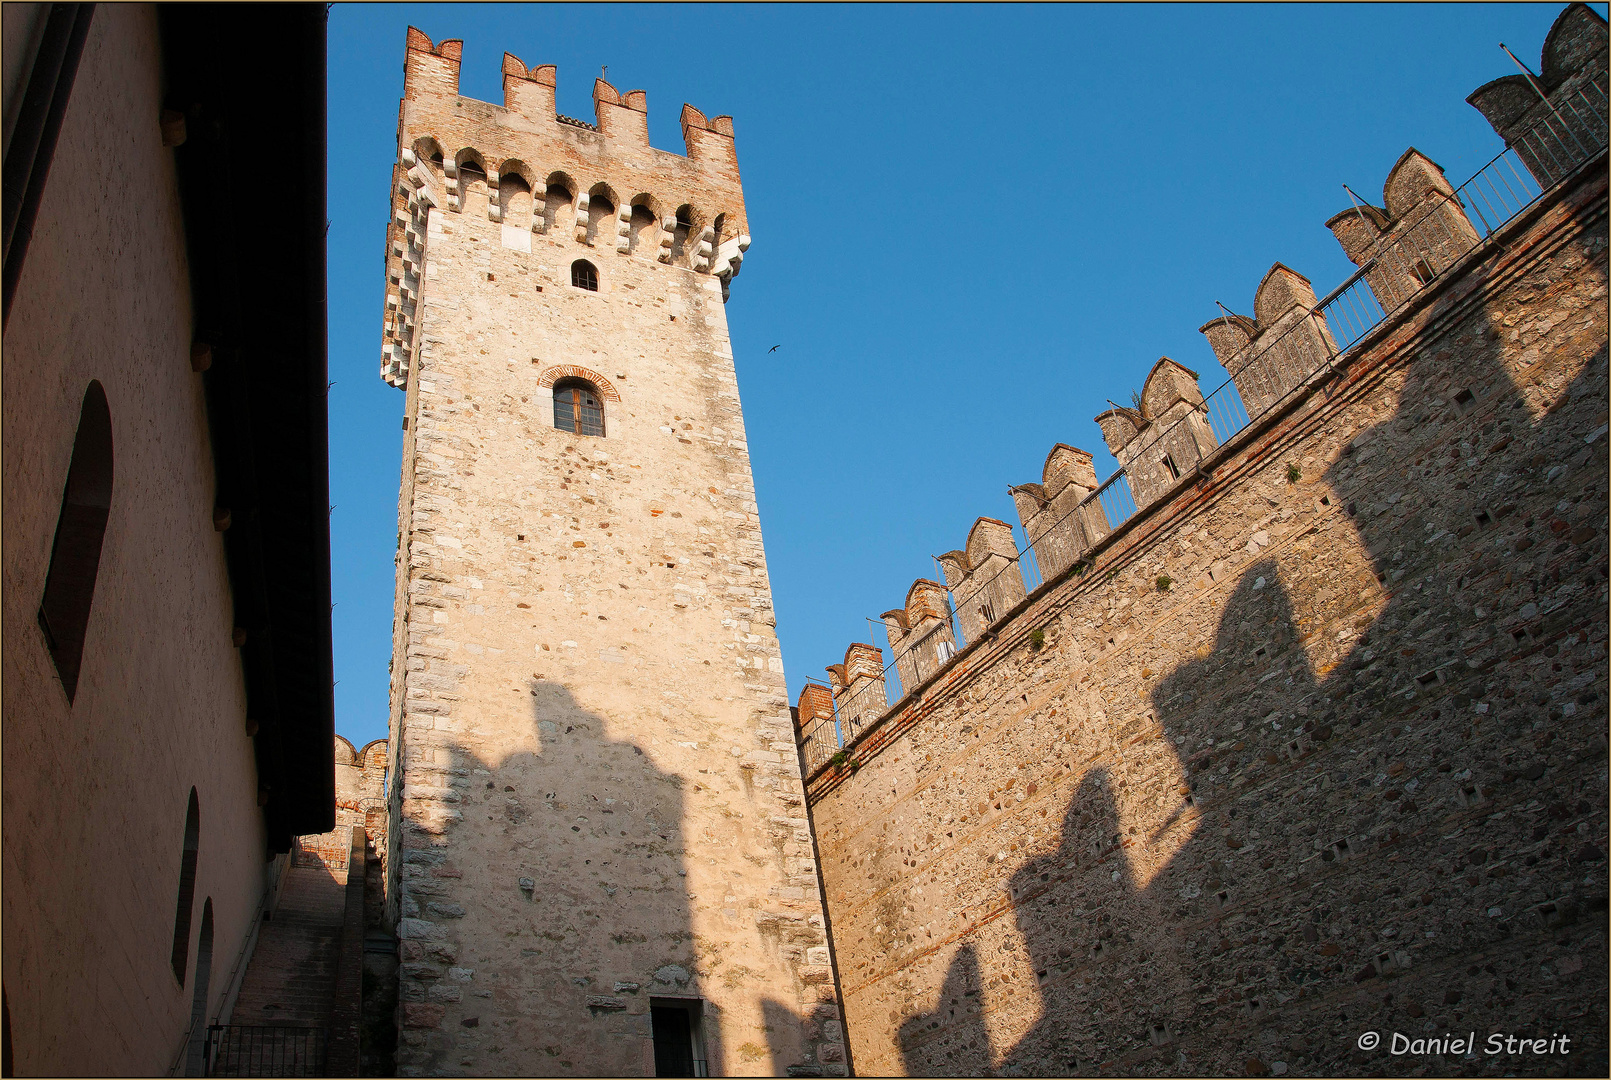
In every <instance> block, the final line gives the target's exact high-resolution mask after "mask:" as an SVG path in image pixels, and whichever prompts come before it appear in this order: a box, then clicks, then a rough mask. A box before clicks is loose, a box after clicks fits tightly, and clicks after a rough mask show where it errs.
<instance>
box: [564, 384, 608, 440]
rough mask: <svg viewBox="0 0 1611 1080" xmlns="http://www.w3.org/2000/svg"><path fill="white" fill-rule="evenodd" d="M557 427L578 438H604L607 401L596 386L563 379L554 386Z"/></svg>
mask: <svg viewBox="0 0 1611 1080" xmlns="http://www.w3.org/2000/svg"><path fill="white" fill-rule="evenodd" d="M554 427H555V428H556V429H558V430H560V431H574V432H575V433H576V434H578V435H595V436H599V437H602V436H603V435H604V399H603V398H602V397H600V396H599V392H598V389H597V388H596V387H595V386H593V384H592V383H587V382H583V381H582V380H581V379H562V380H560V381H559V382H557V383H555V384H554Z"/></svg>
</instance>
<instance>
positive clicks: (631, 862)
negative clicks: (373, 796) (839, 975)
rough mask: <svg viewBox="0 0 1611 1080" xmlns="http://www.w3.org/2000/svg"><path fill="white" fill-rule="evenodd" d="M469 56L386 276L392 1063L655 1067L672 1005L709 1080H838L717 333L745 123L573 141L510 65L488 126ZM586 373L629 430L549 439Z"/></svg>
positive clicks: (578, 126) (762, 575)
mask: <svg viewBox="0 0 1611 1080" xmlns="http://www.w3.org/2000/svg"><path fill="white" fill-rule="evenodd" d="M458 54H459V45H458V43H457V42H451V41H450V42H443V43H442V44H440V45H433V44H432V43H431V42H430V41H428V40H426V39H425V38H424V37H423V35H420V34H419V33H418V32H417V31H411V32H410V37H409V42H408V50H407V62H406V68H405V72H406V82H405V86H406V90H405V96H404V100H403V103H402V109H401V116H400V127H399V140H398V141H399V152H400V161H399V165H398V168H397V170H396V172H395V174H394V183H395V185H396V187H395V194H396V197H395V200H394V206H395V208H396V211H397V216H396V220H395V222H394V225H393V227H392V230H391V234H390V236H389V250H388V268H389V271H388V272H389V274H390V275H391V277H392V279H393V280H392V282H391V287H390V292H389V295H388V300H387V309H386V329H385V356H384V358H383V361H382V373H383V375H384V376H385V377H386V378H388V379H389V380H390V381H392V382H393V383H394V384H395V385H399V386H402V387H404V388H405V389H406V404H405V427H406V432H405V435H404V473H403V480H402V488H401V499H400V506H399V515H400V516H399V556H398V594H397V619H396V625H395V639H394V646H395V647H394V660H393V671H392V688H393V695H392V709H393V712H392V729H391V732H392V734H391V739H390V751H391V754H392V757H393V768H394V770H395V771H394V777H395V779H394V781H393V784H392V799H393V801H392V805H391V808H390V812H391V815H392V824H391V828H390V835H389V844H390V846H391V849H392V850H391V855H390V859H391V863H390V866H391V868H392V869H391V875H390V881H389V888H390V892H389V896H388V904H389V905H391V906H392V909H393V912H394V914H395V917H396V919H397V926H398V932H399V936H400V946H401V953H402V956H401V958H402V966H401V974H400V983H399V993H400V997H401V1007H400V1012H401V1028H402V1030H401V1038H400V1042H399V1045H398V1050H397V1065H398V1069H399V1073H400V1074H402V1075H419V1074H465V1073H472V1074H473V1073H488V1072H497V1073H512V1074H519V1075H561V1076H563V1075H598V1074H601V1075H653V1073H654V1059H653V1044H652V1038H651V1023H650V1015H649V1007H650V1000H651V998H654V999H661V998H666V999H681V1000H683V1001H689V1002H692V1001H697V1002H702V1009H703V1023H702V1025H700V1027H701V1032H700V1034H701V1041H700V1045H697V1046H696V1054H699V1055H700V1056H702V1057H703V1058H704V1059H705V1060H706V1061H707V1062H708V1068H709V1069H710V1072H711V1074H712V1075H724V1074H755V1073H762V1074H782V1073H784V1072H792V1073H797V1074H810V1075H815V1074H823V1073H826V1074H830V1075H832V1074H842V1073H843V1072H844V1071H845V1053H844V1044H843V1033H842V1028H841V1025H840V1019H839V1015H838V1010H837V1004H836V1001H835V993H834V988H833V978H832V969H831V966H830V964H829V958H828V949H827V941H826V936H825V933H824V924H823V918H822V913H821V906H820V901H819V886H818V879H817V875H816V867H815V863H814V861H813V852H812V846H811V842H810V835H809V832H808V828H807V823H806V818H805V810H804V796H803V788H802V783H801V777H800V767H799V762H798V757H797V754H796V750H795V745H794V740H793V735H792V727H791V722H790V716H789V710H788V702H787V698H786V695H785V691H784V679H783V670H782V662H781V658H780V654H779V650H778V644H777V638H776V635H775V632H774V618H773V612H772V601H771V594H770V587H769V584H768V581H767V574H766V560H765V554H764V550H763V547H762V541H761V531H760V523H759V520H758V518H757V516H756V505H755V501H754V489H753V484H752V481H751V476H750V467H749V459H748V452H747V448H746V444H745V434H744V420H743V414H742V410H741V408H740V403H739V394H738V384H737V380H736V376H735V373H734V368H733V358H732V350H731V346H730V344H729V340H728V333H727V325H726V317H725V312H724V309H723V302H724V292H725V290H726V286H727V282H728V279H730V278H731V276H732V274H733V273H734V272H735V271H736V268H737V265H738V262H739V260H740V259H741V258H742V253H743V252H742V249H743V248H747V247H748V242H749V240H748V235H747V231H746V230H747V225H746V224H745V218H744V209H743V200H742V192H741V190H740V188H739V182H738V171H737V160H736V157H735V156H734V151H733V140H732V124H731V121H730V120H728V119H726V118H716V119H715V120H709V121H707V120H706V119H705V118H704V117H703V116H702V115H700V114H699V113H698V112H697V111H696V110H693V109H692V108H689V107H685V109H684V112H683V126H684V132H685V136H686V138H687V143H688V155H687V156H682V155H677V154H670V153H666V152H664V151H660V150H656V149H653V148H651V147H649V145H648V143H647V136H646V132H645V128H644V124H643V116H644V109H645V108H646V106H645V104H644V95H643V94H642V93H641V92H638V91H634V92H631V93H628V94H626V95H624V96H623V95H620V94H617V93H616V91H615V90H614V89H613V88H612V87H609V86H608V84H604V83H602V82H600V83H599V84H597V86H596V87H595V92H594V96H595V101H596V102H597V108H598V113H597V118H596V119H597V123H596V124H595V125H588V124H585V123H581V122H578V121H572V120H568V119H564V118H559V117H556V116H555V114H554V110H553V85H554V78H555V76H554V71H553V69H552V68H551V67H549V68H542V67H539V68H536V69H528V68H526V67H525V65H524V64H523V63H522V62H520V61H518V60H517V59H516V58H514V57H512V56H511V57H506V59H505V64H504V70H505V104H504V105H503V106H498V105H492V104H487V103H484V102H477V101H472V100H469V99H466V98H462V97H459V96H458V94H457V71H458ZM618 101H619V102H623V103H624V104H617V103H616V102H618ZM435 159H439V160H435ZM466 163H473V164H474V165H475V168H470V167H467V164H466ZM516 178H518V183H517V181H516ZM561 193H563V194H561ZM584 196H587V198H586V199H585V201H584V198H583V197H584ZM606 199H608V200H609V202H610V203H611V205H612V211H611V212H610V213H609V214H605V213H604V212H603V211H602V206H603V204H604V200H606ZM556 204H557V205H556ZM635 205H636V206H638V207H642V208H643V209H642V212H641V213H639V214H638V215H637V218H636V219H634V218H633V216H632V212H633V208H634V206H635ZM623 209H624V211H625V212H624V213H623ZM679 211H680V212H681V213H680V214H679ZM589 215H591V217H590V216H589ZM679 220H680V221H681V222H682V224H679ZM634 230H635V231H634ZM590 238H591V239H590ZM578 259H586V260H587V261H588V262H589V263H590V264H591V265H592V266H593V267H594V268H595V269H596V274H597V282H598V288H597V291H587V290H585V289H582V288H577V287H575V286H573V284H572V263H573V262H574V261H575V260H578ZM572 376H579V377H581V378H584V379H586V380H587V381H588V382H589V383H591V384H592V385H593V386H594V387H595V388H596V389H597V391H598V392H599V395H600V396H601V398H602V399H603V405H604V414H605V417H604V424H605V432H606V434H605V436H604V437H601V438H600V437H587V436H582V435H577V434H572V433H570V432H566V431H561V430H557V429H556V428H555V425H554V405H553V388H554V383H555V381H556V380H558V379H561V378H565V377H572ZM701 1052H702V1053H701Z"/></svg>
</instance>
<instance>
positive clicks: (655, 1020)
mask: <svg viewBox="0 0 1611 1080" xmlns="http://www.w3.org/2000/svg"><path fill="white" fill-rule="evenodd" d="M700 1005H701V1002H700V1001H698V1000H697V999H695V1000H686V999H676V998H673V999H665V998H661V999H653V1000H651V1001H650V1003H649V1019H650V1022H651V1023H652V1024H653V1025H654V1074H655V1075H656V1076H708V1075H709V1073H708V1071H707V1070H706V1066H705V1055H704V1046H703V1040H702V1039H701V1038H700V1031H699V1021H700V1013H701V1009H700Z"/></svg>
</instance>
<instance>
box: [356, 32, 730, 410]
mask: <svg viewBox="0 0 1611 1080" xmlns="http://www.w3.org/2000/svg"><path fill="white" fill-rule="evenodd" d="M462 52H463V42H460V41H454V40H450V41H444V42H442V43H441V44H439V45H433V44H432V43H431V40H430V38H428V37H426V36H425V35H424V34H423V33H421V32H420V31H419V30H416V29H414V28H412V27H410V28H409V32H408V43H407V50H406V60H405V63H404V73H403V100H402V103H401V107H400V110H399V116H398V150H399V159H398V163H397V165H396V167H395V168H394V170H393V174H392V192H393V200H392V206H393V220H392V224H391V226H390V227H389V229H388V233H387V245H386V246H387V257H386V271H387V280H388V283H389V284H388V289H387V296H386V307H385V313H384V331H383V346H382V356H381V375H382V377H383V378H384V379H385V380H386V381H387V382H389V383H391V384H392V385H393V386H397V387H402V386H403V385H404V384H405V383H406V381H407V377H408V368H409V364H410V362H411V357H412V354H413V352H414V350H415V348H416V345H417V343H416V342H415V340H414V327H415V323H416V320H417V317H418V311H417V304H418V299H419V273H420V266H421V265H422V262H423V259H424V248H425V238H426V228H425V216H424V215H425V211H426V210H427V209H428V208H429V207H436V208H438V209H442V210H449V211H453V212H458V213H466V212H471V213H475V214H478V215H485V217H486V218H487V220H489V221H492V222H496V223H497V224H498V225H499V226H500V230H499V233H500V235H499V239H500V242H501V244H502V245H503V246H504V247H507V248H511V249H514V250H519V251H525V252H531V251H532V250H533V247H532V244H533V243H534V237H535V238H537V239H536V240H535V242H536V243H538V244H539V245H541V238H542V237H545V236H546V237H550V238H574V240H575V242H576V243H578V244H584V245H586V246H588V247H592V248H595V249H597V250H598V251H599V252H601V253H603V252H609V253H615V254H621V255H626V254H631V255H636V256H638V257H640V258H653V259H655V260H656V261H658V262H660V263H663V264H668V265H676V266H683V267H687V268H690V269H692V270H694V271H695V272H697V273H700V274H709V275H711V276H712V277H714V278H716V279H717V280H718V281H720V282H721V286H722V291H723V296H724V297H725V295H726V292H727V288H728V285H729V282H730V281H731V279H732V277H733V276H734V275H735V274H737V273H738V271H739V267H740V264H741V263H742V262H743V259H744V253H745V252H746V251H748V250H749V246H750V236H749V224H748V219H747V217H746V216H745V211H744V191H743V185H742V183H741V182H740V180H739V173H738V154H737V151H736V149H735V145H734V140H733V118H732V117H730V116H717V117H713V118H709V119H707V118H706V117H705V115H704V114H703V113H702V112H700V111H699V110H698V109H696V108H694V107H693V106H692V105H684V106H683V108H682V134H683V142H684V145H685V147H686V149H687V154H686V156H683V155H678V154H673V153H670V152H667V151H665V150H659V149H656V148H654V147H652V146H650V145H649V129H648V97H647V95H646V94H645V93H644V91H642V90H631V91H628V92H627V93H625V94H622V93H620V92H619V91H617V90H616V89H615V87H613V86H611V85H610V84H609V83H607V82H605V81H604V80H603V79H597V80H595V81H594V84H593V108H594V123H592V124H588V123H585V122H583V121H581V120H577V119H574V118H572V117H568V116H561V115H559V114H558V113H556V112H555V111H554V110H555V107H554V94H555V87H556V85H557V73H556V69H555V67H554V65H552V64H544V65H539V66H538V67H534V68H527V67H526V65H525V64H524V63H523V62H522V61H521V60H520V59H519V58H518V57H516V56H513V55H511V54H509V53H505V54H504V58H503V93H504V101H503V104H502V105H494V104H491V103H489V102H484V101H476V100H474V99H473V98H466V97H462V96H460V95H459V65H460V61H461V56H462ZM539 249H540V247H539Z"/></svg>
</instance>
